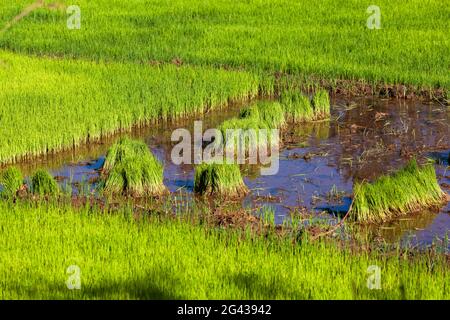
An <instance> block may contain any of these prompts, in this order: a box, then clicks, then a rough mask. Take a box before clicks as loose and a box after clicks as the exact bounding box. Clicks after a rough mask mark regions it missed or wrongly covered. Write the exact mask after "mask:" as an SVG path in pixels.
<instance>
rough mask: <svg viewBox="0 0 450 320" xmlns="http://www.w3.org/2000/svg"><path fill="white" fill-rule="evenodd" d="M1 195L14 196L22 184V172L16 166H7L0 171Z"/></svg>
mask: <svg viewBox="0 0 450 320" xmlns="http://www.w3.org/2000/svg"><path fill="white" fill-rule="evenodd" d="M0 184H1V186H2V191H1V196H2V197H6V198H10V197H14V196H15V195H16V194H17V192H18V191H19V190H20V188H21V187H22V185H23V175H22V172H21V171H20V170H19V169H18V168H16V167H9V168H7V169H5V170H4V171H2V172H1V173H0Z"/></svg>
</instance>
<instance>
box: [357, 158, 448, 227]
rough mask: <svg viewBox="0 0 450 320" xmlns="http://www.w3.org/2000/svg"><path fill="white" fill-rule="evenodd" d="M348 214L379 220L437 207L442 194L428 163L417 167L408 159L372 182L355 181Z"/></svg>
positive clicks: (359, 217)
mask: <svg viewBox="0 0 450 320" xmlns="http://www.w3.org/2000/svg"><path fill="white" fill-rule="evenodd" d="M353 193H354V199H353V205H352V208H351V210H350V213H349V214H350V217H351V218H352V219H353V220H356V221H360V222H381V221H385V220H388V219H390V218H392V217H394V216H397V215H404V214H407V213H408V212H414V211H418V210H421V209H424V208H429V207H436V206H439V205H441V204H442V203H443V202H444V199H445V194H444V193H443V191H442V190H441V188H440V186H439V184H438V181H437V179H436V172H435V170H434V167H433V166H432V165H430V164H427V165H425V166H422V167H419V165H418V164H417V162H416V160H411V161H410V162H409V163H408V164H407V165H406V166H405V167H404V168H402V169H400V170H399V171H397V172H395V173H394V174H392V175H385V176H381V177H380V178H378V179H377V180H375V181H374V182H373V183H368V182H363V183H356V184H355V186H354V191H353Z"/></svg>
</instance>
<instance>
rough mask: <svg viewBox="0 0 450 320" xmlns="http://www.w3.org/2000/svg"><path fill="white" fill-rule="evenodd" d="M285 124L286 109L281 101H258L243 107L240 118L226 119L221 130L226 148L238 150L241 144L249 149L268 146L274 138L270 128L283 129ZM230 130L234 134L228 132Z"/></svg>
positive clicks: (245, 148) (220, 127)
mask: <svg viewBox="0 0 450 320" xmlns="http://www.w3.org/2000/svg"><path fill="white" fill-rule="evenodd" d="M285 124H286V122H285V118H284V111H283V108H282V106H281V105H280V104H279V103H277V102H258V103H255V104H252V105H250V106H248V107H246V108H244V109H242V110H241V112H240V113H239V117H238V118H232V119H229V120H226V121H224V122H223V123H222V124H221V125H220V126H219V130H220V131H221V132H222V135H223V137H224V141H223V143H224V144H226V150H228V148H235V150H236V148H237V146H238V145H241V147H242V148H244V150H246V151H249V150H250V148H257V147H259V146H264V147H267V145H268V144H270V143H271V139H272V137H271V131H270V129H281V128H282V127H284V126H285ZM230 130H231V131H232V133H233V134H232V135H230V132H228V133H227V131H230ZM261 130H264V131H261ZM252 135H253V136H252ZM230 139H234V140H230ZM252 139H253V140H252ZM233 142H234V143H233ZM263 144H264V145H263ZM254 150H256V149H254Z"/></svg>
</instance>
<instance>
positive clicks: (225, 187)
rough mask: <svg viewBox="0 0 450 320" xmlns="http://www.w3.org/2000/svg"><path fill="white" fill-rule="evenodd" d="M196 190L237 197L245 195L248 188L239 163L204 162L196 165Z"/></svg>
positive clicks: (202, 192)
mask: <svg viewBox="0 0 450 320" xmlns="http://www.w3.org/2000/svg"><path fill="white" fill-rule="evenodd" d="M194 192H196V193H198V194H200V195H212V196H216V195H218V196H220V197H223V198H235V197H242V196H244V195H245V194H246V193H247V192H248V189H247V187H246V186H245V184H244V181H243V179H242V176H241V171H240V170H239V166H238V165H237V164H225V163H224V164H219V163H203V164H200V165H198V166H196V167H195V178H194Z"/></svg>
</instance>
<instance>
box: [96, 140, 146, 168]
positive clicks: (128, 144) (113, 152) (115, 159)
mask: <svg viewBox="0 0 450 320" xmlns="http://www.w3.org/2000/svg"><path fill="white" fill-rule="evenodd" d="M148 154H149V149H148V146H147V145H146V144H145V143H144V142H143V141H140V140H133V139H130V138H128V137H123V138H120V139H119V140H118V141H117V142H116V143H115V144H113V145H112V146H111V147H110V148H109V149H108V152H107V153H106V157H105V162H104V163H103V170H105V171H109V170H111V169H112V168H114V166H116V164H120V163H124V162H125V160H126V159H127V158H134V157H137V158H143V157H146V156H148Z"/></svg>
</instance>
